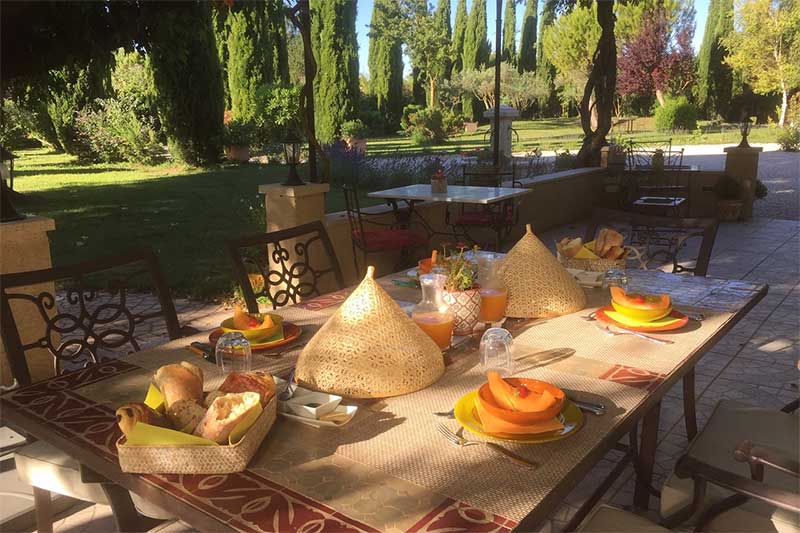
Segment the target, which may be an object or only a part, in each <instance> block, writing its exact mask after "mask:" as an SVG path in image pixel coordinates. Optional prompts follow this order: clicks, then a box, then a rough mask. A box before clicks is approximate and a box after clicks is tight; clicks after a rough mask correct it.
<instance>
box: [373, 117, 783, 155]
mask: <svg viewBox="0 0 800 533" xmlns="http://www.w3.org/2000/svg"><path fill="white" fill-rule="evenodd" d="M699 124H700V126H701V128H702V129H703V130H705V133H703V134H701V135H698V134H696V133H695V132H672V133H670V132H659V131H655V130H654V129H653V128H652V119H647V118H644V119H637V121H636V122H635V123H634V126H635V128H636V129H635V130H634V131H631V132H626V131H624V128H623V127H621V126H620V127H618V128H617V129H616V130H612V131H611V134H610V136H611V137H612V138H614V137H619V138H622V139H634V140H635V141H636V142H640V143H644V142H648V141H661V140H664V139H669V138H671V139H672V142H673V144H676V145H678V144H680V145H683V144H726V143H738V142H739V140H740V138H741V136H740V134H739V130H738V127H737V126H736V125H730V124H728V125H725V129H724V130H722V131H720V129H719V128H718V127H715V126H712V125H710V124H709V123H708V122H707V121H701V122H700V123H699ZM513 128H514V130H515V131H516V134H515V135H514V136H513V137H512V144H513V149H514V151H515V152H524V151H529V150H533V149H535V148H540V149H542V150H558V151H562V150H570V151H571V152H573V153H574V152H576V151H577V150H578V149H579V148H580V146H581V140H582V139H583V130H582V129H581V125H580V120H579V119H578V118H577V117H569V118H551V119H537V120H518V121H514V123H513ZM776 133H777V130H776V129H775V128H772V127H757V128H753V130H752V132H751V134H750V140H751V141H753V142H757V143H766V142H775V137H776ZM367 145H368V149H367V151H368V153H369V155H379V156H394V155H396V156H403V155H409V154H418V153H458V152H465V151H471V150H474V149H476V148H485V147H487V146H488V145H489V125H483V126H481V127H480V128H478V131H477V132H476V133H471V134H461V135H454V136H451V137H450V138H449V139H447V140H446V141H445V142H443V143H441V144H436V145H430V146H416V145H414V144H412V142H411V138H410V137H403V136H398V135H393V136H386V137H377V138H370V139H368V142H367Z"/></svg>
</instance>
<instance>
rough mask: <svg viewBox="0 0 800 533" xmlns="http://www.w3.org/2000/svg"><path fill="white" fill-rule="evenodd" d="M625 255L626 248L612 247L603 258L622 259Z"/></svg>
mask: <svg viewBox="0 0 800 533" xmlns="http://www.w3.org/2000/svg"><path fill="white" fill-rule="evenodd" d="M624 255H625V248H623V247H622V246H612V247H611V248H609V250H608V251H607V252H606V255H604V256H603V259H621V258H622V257H623V256H624Z"/></svg>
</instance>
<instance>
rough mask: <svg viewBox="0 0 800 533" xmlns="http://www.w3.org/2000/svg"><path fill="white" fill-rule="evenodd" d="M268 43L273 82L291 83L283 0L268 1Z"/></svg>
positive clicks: (266, 4)
mask: <svg viewBox="0 0 800 533" xmlns="http://www.w3.org/2000/svg"><path fill="white" fill-rule="evenodd" d="M265 9H266V16H265V19H266V31H265V32H264V35H265V36H266V43H264V46H267V47H270V48H271V50H270V53H269V56H270V57H271V58H272V67H271V69H270V70H271V71H272V74H273V80H274V81H275V82H280V83H289V41H288V39H287V37H286V17H285V16H284V14H283V1H282V0H266V3H265Z"/></svg>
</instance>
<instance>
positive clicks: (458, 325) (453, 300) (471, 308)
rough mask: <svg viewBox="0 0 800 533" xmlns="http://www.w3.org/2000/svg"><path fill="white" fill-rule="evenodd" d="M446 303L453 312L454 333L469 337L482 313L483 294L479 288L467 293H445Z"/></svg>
mask: <svg viewBox="0 0 800 533" xmlns="http://www.w3.org/2000/svg"><path fill="white" fill-rule="evenodd" d="M444 301H445V302H447V303H448V304H449V305H450V309H452V310H453V316H454V318H455V319H454V321H453V333H454V334H456V335H469V334H470V333H472V330H473V329H475V325H476V324H477V323H478V315H480V312H481V293H480V292H479V291H478V289H477V288H475V289H469V290H466V291H453V292H451V291H445V292H444Z"/></svg>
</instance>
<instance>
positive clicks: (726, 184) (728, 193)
mask: <svg viewBox="0 0 800 533" xmlns="http://www.w3.org/2000/svg"><path fill="white" fill-rule="evenodd" d="M714 193H715V194H716V195H717V198H719V199H720V200H738V199H740V198H741V195H742V184H741V183H739V182H738V181H737V180H736V178H734V177H733V176H729V175H727V174H725V175H724V176H722V177H721V178H720V179H719V181H717V183H716V185H714Z"/></svg>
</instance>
